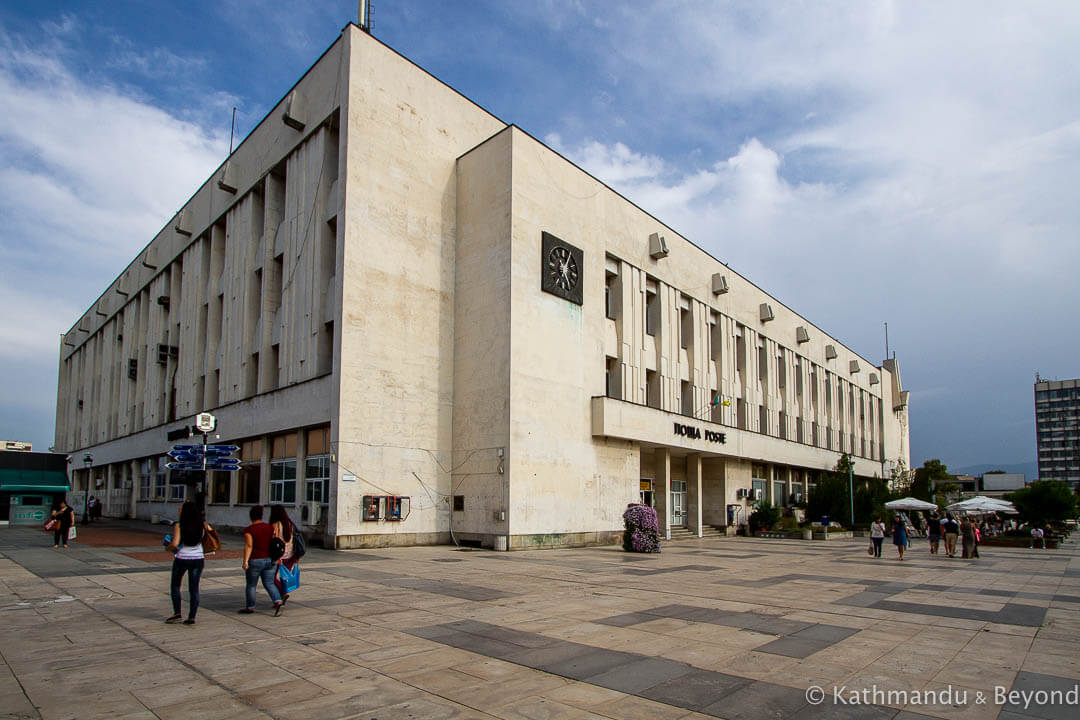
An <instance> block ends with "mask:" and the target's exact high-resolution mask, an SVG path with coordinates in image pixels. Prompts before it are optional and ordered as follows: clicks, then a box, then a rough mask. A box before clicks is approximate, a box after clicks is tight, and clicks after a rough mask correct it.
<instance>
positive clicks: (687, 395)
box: [679, 380, 694, 417]
mask: <svg viewBox="0 0 1080 720" xmlns="http://www.w3.org/2000/svg"><path fill="white" fill-rule="evenodd" d="M679 394H680V396H681V402H682V414H683V415H689V416H691V417H693V415H694V388H693V386H692V385H691V384H690V383H688V382H686V381H685V380H683V381H682V382H681V383H679Z"/></svg>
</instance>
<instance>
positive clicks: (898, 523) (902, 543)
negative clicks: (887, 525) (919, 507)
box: [892, 515, 908, 560]
mask: <svg viewBox="0 0 1080 720" xmlns="http://www.w3.org/2000/svg"><path fill="white" fill-rule="evenodd" d="M892 544H893V545H895V546H896V552H897V553H899V554H900V559H901V560H903V559H904V550H906V549H907V545H908V539H907V528H906V527H904V518H902V517H901V516H899V515H897V516H896V517H895V518H893V526H892Z"/></svg>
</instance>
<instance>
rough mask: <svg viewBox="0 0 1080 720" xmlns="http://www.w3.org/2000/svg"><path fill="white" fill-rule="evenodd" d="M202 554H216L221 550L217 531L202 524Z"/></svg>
mask: <svg viewBox="0 0 1080 720" xmlns="http://www.w3.org/2000/svg"><path fill="white" fill-rule="evenodd" d="M202 547H203V553H204V554H205V553H216V552H217V551H218V550H220V549H221V536H220V535H218V531H217V530H215V529H214V528H212V527H210V526H209V525H207V524H205V523H204V524H203V539H202Z"/></svg>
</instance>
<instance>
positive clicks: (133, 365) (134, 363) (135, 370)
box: [128, 358, 139, 380]
mask: <svg viewBox="0 0 1080 720" xmlns="http://www.w3.org/2000/svg"><path fill="white" fill-rule="evenodd" d="M137 377H139V361H138V360H136V359H135V358H130V359H129V360H128V379H129V380H134V379H135V378H137Z"/></svg>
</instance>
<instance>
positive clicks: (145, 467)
mask: <svg viewBox="0 0 1080 720" xmlns="http://www.w3.org/2000/svg"><path fill="white" fill-rule="evenodd" d="M149 499H150V461H149V460H143V461H142V463H140V464H139V500H141V501H143V502H146V501H148V500H149Z"/></svg>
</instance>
